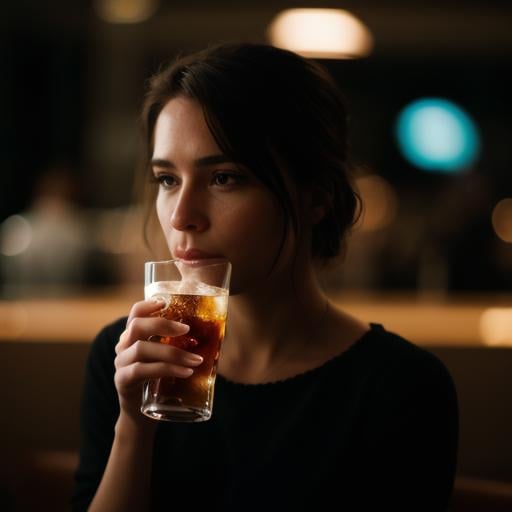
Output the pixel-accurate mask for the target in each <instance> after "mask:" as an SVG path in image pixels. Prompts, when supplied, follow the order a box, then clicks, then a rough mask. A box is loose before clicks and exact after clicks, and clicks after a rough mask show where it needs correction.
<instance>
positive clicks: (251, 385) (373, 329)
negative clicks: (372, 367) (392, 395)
mask: <svg viewBox="0 0 512 512" xmlns="http://www.w3.org/2000/svg"><path fill="white" fill-rule="evenodd" d="M378 331H380V332H384V328H383V326H382V325H381V324H376V323H370V329H368V330H367V331H366V332H365V333H364V334H363V335H362V336H361V337H360V338H359V339H358V340H356V341H355V342H354V343H352V345H350V347H349V348H348V349H346V350H344V351H343V352H341V353H340V354H337V355H335V356H334V357H332V358H331V359H328V360H327V361H326V362H325V363H323V364H321V365H320V366H317V367H315V368H311V369H310V370H306V371H305V372H301V373H298V374H297V375H292V376H291V377H287V378H284V379H279V380H274V381H269V382H257V383H246V382H236V381H234V380H230V379H228V378H226V377H224V376H222V375H221V374H220V373H218V374H217V380H219V381H222V383H223V384H227V385H229V386H234V387H236V386H238V387H241V388H251V389H262V388H268V387H270V386H283V385H288V384H292V383H294V384H295V383H296V382H297V381H300V380H303V379H307V378H310V377H312V376H313V375H315V374H317V373H319V372H321V371H323V370H325V369H326V368H328V367H330V366H331V365H332V364H334V363H337V362H339V361H340V360H341V359H345V358H347V357H349V356H350V355H351V354H353V353H354V352H356V351H357V350H359V348H360V347H361V346H362V345H364V343H365V342H366V341H367V340H368V339H369V338H371V337H372V335H373V334H375V333H376V332H378Z"/></svg>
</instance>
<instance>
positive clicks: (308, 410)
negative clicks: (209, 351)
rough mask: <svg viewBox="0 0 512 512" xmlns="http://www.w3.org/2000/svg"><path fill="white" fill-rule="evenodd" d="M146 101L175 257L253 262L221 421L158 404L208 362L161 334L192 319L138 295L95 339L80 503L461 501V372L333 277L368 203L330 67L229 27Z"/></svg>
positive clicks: (221, 384)
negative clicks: (147, 402) (357, 305)
mask: <svg viewBox="0 0 512 512" xmlns="http://www.w3.org/2000/svg"><path fill="white" fill-rule="evenodd" d="M142 117H143V122H144V127H145V132H146V143H147V153H148V154H147V167H146V168H145V172H146V173H147V177H148V179H149V180H150V181H151V182H152V185H151V186H152V187H153V189H152V199H151V204H150V206H151V208H152V210H153V212H154V213H156V214H157V217H158V220H159V222H160V226H161V231H162V234H163V236H164V237H165V240H166V242H167V246H168V250H169V252H170V254H171V256H172V257H173V258H178V259H180V260H181V261H182V262H183V263H184V264H187V262H188V263H193V260H194V259H197V258H200V259H205V258H206V259H207V258H208V257H211V256H212V255H215V256H216V257H222V258H225V259H228V260H230V261H231V263H232V265H233V274H232V280H231V283H232V285H231V291H230V294H231V296H230V299H229V300H230V304H229V316H228V327H227V334H226V339H225V341H224V343H223V348H222V352H221V355H220V358H219V361H218V376H217V381H216V388H215V406H214V411H213V416H212V418H211V419H210V420H209V421H206V422H203V423H172V422H156V421H154V420H152V419H150V418H147V417H145V416H144V415H142V414H141V412H140V406H141V397H142V386H143V383H144V382H145V381H146V380H147V379H150V378H160V377H174V378H180V379H186V378H187V377H188V376H190V375H191V374H192V373H193V372H194V369H195V368H197V367H198V366H199V365H201V363H202V361H201V358H200V357H198V356H197V355H195V354H193V353H191V352H187V351H185V350H182V349H179V348H176V347H172V346H169V345H163V344H159V343H148V342H147V341H145V340H148V339H149V338H150V337H151V336H152V335H161V336H170V337H175V336H179V335H182V334H184V333H186V332H187V331H188V326H187V325H184V324H180V323H177V322H174V321H169V320H166V319H164V318H162V317H159V316H158V312H159V311H160V309H161V308H162V305H161V304H160V303H158V302H154V301H142V302H138V303H136V304H134V305H133V307H132V308H131V310H130V312H129V314H128V317H125V318H121V319H119V320H117V321H115V322H114V323H112V324H110V325H108V326H107V327H105V328H104V329H103V330H102V331H101V332H100V333H99V335H98V336H97V338H96V340H95V341H94V343H93V345H92V347H91V351H90V355H89V358H88V362H87V368H86V378H85V385H84V394H83V401H82V417H81V448H80V463H79V467H78V470H77V473H76V487H75V492H74V498H73V508H74V510H75V511H83V510H90V511H91V512H94V511H105V510H109V511H123V512H125V511H128V510H134V511H144V510H168V509H169V510H185V509H196V508H199V506H200V507H201V508H203V507H204V508H207V509H208V510H222V511H230V510H233V511H235V510H236V511H240V510H245V511H246V510H258V511H260V510H268V509H272V510H274V509H275V510H283V511H285V510H286V511H287V510H289V511H294V512H296V511H300V510H324V509H327V508H328V507H329V508H331V507H333V506H334V507H335V508H336V509H339V510H381V509H385V510H387V509H389V510H395V511H397V510H403V511H405V510H407V511H413V510H414V511H423V510H424V511H427V510H428V511H430V512H433V511H444V510H447V508H448V504H449V500H450V495H451V491H452V487H453V481H454V476H455V469H456V456H457V437H458V413H457V397H456V392H455V388H454V385H453V381H452V379H451V376H450V375H449V373H448V371H447V370H446V368H445V367H444V365H443V364H442V363H441V362H440V361H439V360H438V359H437V358H436V357H435V356H433V355H432V354H430V353H429V352H427V351H425V350H423V349H421V348H419V347H417V346H415V345H413V344H412V343H410V342H408V341H407V340H404V339H403V338H401V337H400V336H398V335H397V334H394V333H391V332H389V331H387V330H386V329H385V327H384V326H382V325H378V324H374V323H371V322H370V321H369V320H366V319H365V320H362V319H357V318H355V317H353V316H350V315H349V314H347V313H346V312H344V311H342V310H341V309H339V308H338V307H337V306H336V305H335V304H334V303H332V302H331V301H330V300H329V299H328V298H327V297H326V296H325V295H324V293H323V292H322V291H321V288H320V286H319V285H318V281H317V277H316V269H317V268H318V267H319V266H321V265H322V264H323V263H325V262H327V261H329V260H331V259H332V258H334V257H336V256H338V255H339V254H340V253H342V252H343V249H344V245H345V241H346V237H347V234H348V232H349V231H350V229H351V227H352V226H353V224H354V223H355V221H356V219H357V212H358V203H359V201H358V197H357V194H356V193H355V192H354V188H353V186H352V183H351V172H350V166H349V159H348V154H347V124H346V121H347V113H346V110H345V106H344V102H343V100H342V97H341V94H340V92H339V90H338V89H337V87H336V85H335V84H334V82H333V80H332V79H331V78H330V76H329V75H328V74H327V73H326V71H325V70H324V69H323V68H321V67H320V66H319V65H317V64H316V63H314V62H312V61H309V60H307V59H304V58H302V57H299V56H298V55H296V54H294V53H291V52H288V51H285V50H280V49H277V48H273V47H270V46H266V45H252V44H240V45H238V44H226V45H220V46H217V47H213V48H209V49H207V50H205V51H203V52H199V53H197V54H192V55H190V56H185V57H181V58H178V59H177V60H176V61H175V62H173V63H172V64H170V65H169V66H167V67H165V68H164V69H162V71H160V72H159V73H158V74H157V75H156V76H154V77H153V78H152V80H151V82H150V85H149V90H148V92H147V96H146V100H145V105H144V108H143V116H142Z"/></svg>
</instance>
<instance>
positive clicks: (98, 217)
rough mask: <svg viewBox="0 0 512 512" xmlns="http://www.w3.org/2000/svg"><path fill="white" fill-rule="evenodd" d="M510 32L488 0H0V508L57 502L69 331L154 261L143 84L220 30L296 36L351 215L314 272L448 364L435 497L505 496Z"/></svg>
mask: <svg viewBox="0 0 512 512" xmlns="http://www.w3.org/2000/svg"><path fill="white" fill-rule="evenodd" d="M297 8H301V9H306V8H308V9H323V10H321V11H318V10H315V11H304V10H301V11H297V10H296V9H297ZM291 9H295V10H293V11H290V10H291ZM325 9H330V10H327V11H326V10H325ZM333 9H335V10H333ZM511 26H512V5H511V4H510V2H508V1H505V0H488V1H487V2H485V4H484V3H483V2H477V1H476V0H458V1H455V0H447V1H445V2H442V3H438V2H428V1H426V0H411V1H410V2H406V3H404V2H398V1H390V2H385V1H378V0H359V1H355V0H352V1H343V2H340V1H338V2H334V1H322V2H320V1H317V0H311V1H309V2H300V3H297V2H292V1H291V0H272V1H271V0H247V1H245V2H229V1H227V0H216V1H207V0H187V1H185V0H89V1H86V0H74V1H73V2H69V1H65V0H47V1H36V0H32V1H31V0H17V1H16V2H7V3H6V5H4V8H3V13H2V16H1V17H0V34H1V36H2V37H1V45H0V59H1V60H0V61H1V62H2V72H1V75H0V112H1V113H2V121H3V122H2V123H1V125H0V148H1V152H0V158H1V169H0V350H1V351H2V353H1V354H0V374H1V375H2V381H1V382H2V386H0V387H1V389H0V399H1V400H2V403H3V404H4V411H6V413H4V415H3V418H2V425H1V430H2V432H1V434H2V435H1V436H0V438H1V439H2V444H1V446H0V449H1V450H2V455H3V456H4V457H3V458H4V460H9V461H10V465H9V466H6V465H4V466H3V467H2V468H0V508H2V504H3V502H2V501H1V500H2V499H3V500H4V502H5V507H6V508H5V509H6V510H10V509H12V510H25V509H26V510H30V509H32V508H31V507H32V506H34V503H33V501H30V500H31V499H32V500H34V499H35V498H34V497H33V496H35V495H37V493H33V496H32V497H31V496H28V495H27V493H25V492H24V489H26V485H27V483H26V482H32V484H31V485H34V486H36V487H37V488H38V489H39V491H38V492H40V494H41V495H42V496H44V499H45V500H46V501H47V503H49V504H51V507H53V508H51V507H49V508H48V509H52V510H58V509H59V507H61V506H62V507H63V506H64V505H62V503H64V501H63V500H64V498H65V497H66V496H67V494H66V493H67V492H69V485H70V478H71V477H70V474H71V469H70V468H73V467H74V464H75V461H76V448H77V446H78V403H79V396H80V391H81V384H82V372H83V363H84V360H85V357H86V354H87V350H88V346H89V343H90V341H91V340H92V338H93V337H94V335H95V333H96V332H97V331H98V330H99V329H100V328H101V326H103V325H104V324H105V323H107V322H110V321H111V320H113V319H115V318H116V317H119V316H122V315H125V314H126V312H127V311H128V310H129V307H130V305H131V303H132V302H133V301H135V300H139V299H140V298H141V297H142V279H143V277H142V276H143V273H142V266H143V262H144V261H145V260H147V259H150V258H153V257H154V255H151V254H150V253H149V252H148V250H147V249H146V248H145V246H144V243H143V239H142V224H143V218H142V210H141V206H140V202H139V198H140V180H138V179H137V176H136V172H137V170H138V165H139V164H140V158H139V155H140V148H141V143H140V138H139V128H138V114H139V108H140V105H141V102H142V97H143V93H144V87H145V81H146V79H147V78H148V77H149V76H150V75H151V74H152V73H154V72H156V71H157V70H158V68H159V66H160V65H161V63H162V62H166V61H169V60H171V59H172V58H173V57H174V56H175V55H177V54H178V53H183V52H189V51H191V50H197V49H201V48H203V47H204V46H206V45H208V44H213V43H218V42H223V41H252V42H270V43H273V44H275V45H278V46H284V47H288V48H291V49H294V50H296V51H299V52H301V53H303V54H305V55H307V56H310V57H312V58H315V59H317V60H318V61H319V62H321V63H322V64H323V65H324V66H325V67H326V68H327V69H328V70H329V71H330V73H331V74H332V75H333V77H334V78H335V80H336V82H337V83H338V84H339V86H340V87H341V89H342V90H343V92H344V94H345V98H346V102H347V106H348V110H349V113H350V129H351V141H350V142H351V147H352V153H353V159H354V165H355V172H356V177H357V185H358V188H359V191H360V193H361V195H362V197H363V200H365V213H364V215H363V217H362V220H361V221H360V222H359V224H358V226H357V229H356V230H355V231H354V233H353V235H352V239H351V242H350V244H349V251H348V254H347V257H346V259H345V261H344V262H341V261H338V262H336V263H335V264H334V265H331V266H330V267H329V268H328V269H325V270H324V271H323V272H322V276H321V278H322V283H323V285H324V287H325V289H326V291H327V292H328V293H329V294H331V295H332V296H333V297H334V298H335V300H337V301H338V302H339V303H340V304H341V305H342V306H344V307H346V308H347V309H348V310H350V311H352V312H353V313H354V314H356V315H359V316H361V317H363V318H365V319H367V320H372V321H378V322H382V323H383V324H384V325H385V326H386V327H388V328H389V329H391V330H395V331H397V332H399V333H400V334H402V335H404V336H406V337H408V338H409V339H410V340H411V341H413V342H414V343H417V344H419V345H422V346H424V347H425V348H427V349H429V350H431V351H432V352H434V353H436V354H437V355H438V356H439V357H440V358H441V359H442V360H443V361H444V362H445V364H446V365H447V366H448V368H449V369H450V371H451V372H452V375H453V376H454V380H455V381H456V385H457V389H458V392H459V399H460V407H461V449H460V456H459V480H458V487H457V489H458V490H457V493H456V496H455V501H454V504H453V507H454V508H453V510H467V511H469V510H484V509H482V508H480V509H479V508H478V506H480V505H479V503H481V502H480V501H479V500H487V501H486V502H485V503H486V505H485V507H487V508H485V510H501V509H500V508H499V507H500V506H501V505H500V503H501V504H503V503H505V501H506V500H507V499H510V500H512V443H511V442H510V440H509V437H510V432H511V431H512V412H511V411H512V407H511V395H510V391H509V390H510V389H511V385H512V377H511V376H510V370H509V368H510V365H511V364H512V348H511V347H512V151H511V145H510V138H511V136H512V127H511V124H512V123H511V119H512V102H511V99H510V91H512V78H511V76H512V73H511V71H512V70H511V69H510V68H511V67H512V66H511V64H512V59H511V58H512V30H511ZM12 453H15V454H16V457H14V458H13V457H8V456H9V454H12ZM7 457H8V458H7ZM13 461H14V462H13ZM12 464H14V466H15V467H16V468H17V469H16V470H15V471H13V470H12ZM34 482H38V483H37V484H35V483H34ZM507 482H508V484H507ZM4 496H5V497H4ZM507 497H508V498H507ZM489 500H491V501H492V500H494V501H492V506H493V507H495V508H490V507H491V505H490V503H491V501H489ZM511 502H512V501H509V502H507V505H503V506H507V507H508V506H510V507H511V508H503V510H505V509H507V510H511V509H512V505H510V503H511ZM482 506H483V505H482ZM7 507H11V508H7ZM471 507H473V508H471ZM475 507H476V508H475ZM2 509H3V508H2ZM63 509H64V508H63Z"/></svg>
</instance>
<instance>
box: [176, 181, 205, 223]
mask: <svg viewBox="0 0 512 512" xmlns="http://www.w3.org/2000/svg"><path fill="white" fill-rule="evenodd" d="M206 206H207V204H206V201H205V198H201V197H200V194H198V193H197V192H196V191H194V190H193V189H192V188H190V189H187V188H183V189H182V190H181V191H180V194H179V196H178V198H177V202H176V204H175V205H174V209H173V211H172V214H171V226H172V227H173V228H174V229H176V230H178V231H199V232H201V231H205V230H206V229H207V228H208V226H209V220H208V215H207V213H206Z"/></svg>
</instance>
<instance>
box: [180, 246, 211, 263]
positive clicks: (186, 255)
mask: <svg viewBox="0 0 512 512" xmlns="http://www.w3.org/2000/svg"><path fill="white" fill-rule="evenodd" d="M174 255H175V257H176V258H177V259H180V260H184V261H198V260H205V259H213V258H215V259H219V258H221V256H219V255H218V254H210V253H208V252H205V251H201V250H200V249H177V250H176V251H175V253H174Z"/></svg>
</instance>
